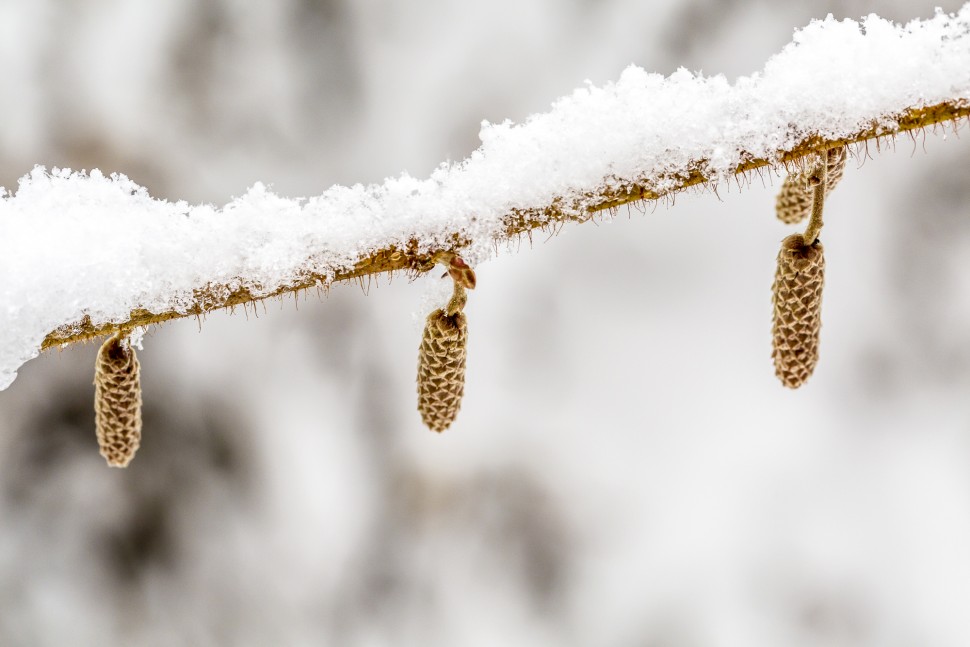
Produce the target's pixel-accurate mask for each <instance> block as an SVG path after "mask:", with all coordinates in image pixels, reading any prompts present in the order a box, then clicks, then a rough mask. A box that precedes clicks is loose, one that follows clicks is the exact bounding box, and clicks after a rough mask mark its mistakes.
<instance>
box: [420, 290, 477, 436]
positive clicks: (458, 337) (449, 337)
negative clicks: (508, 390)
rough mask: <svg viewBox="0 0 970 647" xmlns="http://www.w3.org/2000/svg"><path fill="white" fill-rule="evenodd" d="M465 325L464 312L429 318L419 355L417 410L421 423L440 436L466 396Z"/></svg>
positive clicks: (466, 326) (466, 328) (456, 413)
mask: <svg viewBox="0 0 970 647" xmlns="http://www.w3.org/2000/svg"><path fill="white" fill-rule="evenodd" d="M467 339H468V323H467V320H466V318H465V314H464V313H463V312H460V311H459V312H456V313H455V314H453V315H448V314H447V313H446V312H445V311H444V310H441V309H439V310H435V311H434V312H432V313H431V314H430V315H429V316H428V320H427V323H426V324H425V326H424V336H423V337H422V339H421V349H420V351H419V352H418V411H419V412H420V413H421V419H422V420H424V424H426V425H427V426H428V428H429V429H431V430H432V431H436V432H438V433H441V432H442V431H444V430H445V429H447V428H448V427H449V426H450V425H451V423H452V422H454V421H455V417H456V416H457V415H458V409H459V408H460V407H461V397H462V395H464V393H465V347H466V343H467Z"/></svg>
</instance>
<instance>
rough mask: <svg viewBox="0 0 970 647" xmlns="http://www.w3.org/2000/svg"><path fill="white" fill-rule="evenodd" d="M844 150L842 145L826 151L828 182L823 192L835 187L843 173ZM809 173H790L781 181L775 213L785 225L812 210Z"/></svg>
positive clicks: (794, 221) (826, 192) (798, 220)
mask: <svg viewBox="0 0 970 647" xmlns="http://www.w3.org/2000/svg"><path fill="white" fill-rule="evenodd" d="M845 160H846V151H845V147H844V146H839V147H838V148H830V149H829V152H828V158H827V161H828V169H827V171H828V182H827V183H826V186H825V194H826V195H828V194H829V192H830V191H831V190H832V189H834V188H835V186H836V185H837V184H838V183H839V180H841V179H842V175H843V174H844V173H845ZM808 177H809V173H805V172H801V173H792V174H790V175H789V176H788V177H786V178H785V181H784V182H782V185H781V191H779V192H778V198H777V199H776V200H775V214H777V216H778V220H781V221H782V222H783V223H785V224H786V225H795V224H798V223H800V222H801V221H802V220H804V219H805V217H806V216H808V214H809V213H811V211H812V201H813V192H812V187H811V185H810V184H809V181H808Z"/></svg>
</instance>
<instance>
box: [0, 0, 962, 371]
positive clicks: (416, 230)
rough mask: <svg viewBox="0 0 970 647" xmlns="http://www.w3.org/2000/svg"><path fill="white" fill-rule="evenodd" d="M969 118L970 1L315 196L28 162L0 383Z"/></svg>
mask: <svg viewBox="0 0 970 647" xmlns="http://www.w3.org/2000/svg"><path fill="white" fill-rule="evenodd" d="M968 116H970V5H968V6H965V7H964V8H963V9H962V10H961V11H960V13H959V14H956V15H945V14H938V15H937V16H935V17H934V18H932V19H930V20H926V21H921V22H920V21H916V22H913V23H910V24H908V25H906V26H898V25H893V24H891V23H889V22H887V21H884V20H882V19H880V18H878V17H875V16H871V17H869V18H867V19H865V20H864V21H862V22H861V23H857V22H854V21H841V22H840V21H835V20H832V19H828V20H825V21H816V22H813V23H812V24H811V25H809V26H808V27H806V28H805V29H803V30H801V31H798V32H796V34H795V37H794V40H793V42H792V43H791V44H789V45H788V46H787V47H786V48H785V49H784V50H783V51H782V52H781V53H779V54H778V55H776V56H774V57H773V58H772V59H771V60H769V61H768V63H767V64H766V66H765V69H764V70H763V71H762V72H761V73H758V74H755V75H752V76H750V77H744V78H741V79H739V80H738V81H737V82H736V83H734V84H733V85H732V84H730V83H729V82H728V81H727V80H726V79H725V78H724V77H721V76H714V77H703V76H697V75H694V74H691V73H689V72H687V71H686V70H680V71H678V72H676V73H674V74H673V75H671V76H669V77H662V76H660V75H656V74H648V73H646V72H644V71H643V70H642V69H640V68H637V67H630V68H627V69H626V70H625V71H624V72H623V74H622V75H621V77H620V79H619V80H618V81H617V82H615V83H610V84H607V85H605V86H604V87H594V86H592V85H587V86H586V87H584V88H581V89H579V90H576V91H575V92H574V93H573V94H571V95H570V96H568V97H565V98H563V99H560V100H558V101H557V102H556V103H555V104H554V105H553V107H552V109H551V110H550V111H549V112H547V113H545V114H542V115H536V116H533V117H531V118H529V119H528V120H527V121H526V122H525V123H523V124H520V125H513V124H511V123H502V124H488V123H485V124H483V126H482V130H481V140H482V145H481V147H480V148H479V149H478V150H476V151H475V152H474V153H472V155H471V156H470V157H469V158H467V159H466V160H464V161H462V162H460V163H457V164H445V165H442V166H440V167H439V168H438V169H437V170H435V171H434V172H433V173H432V174H431V176H430V177H429V178H427V179H424V180H418V179H415V178H412V177H410V176H408V175H402V176H400V177H397V178H391V179H388V180H386V181H385V182H384V183H383V184H381V185H372V186H362V185H356V186H353V187H343V186H335V187H332V188H330V189H328V190H327V191H325V192H324V193H323V194H322V195H320V196H317V197H313V198H309V199H302V198H300V199H287V198H282V197H279V196H277V195H275V194H274V193H272V192H271V191H269V190H268V189H267V188H266V187H264V186H263V185H256V186H255V187H253V188H252V189H250V190H249V192H248V193H246V194H245V195H244V196H242V197H240V198H237V199H235V200H233V201H232V202H230V203H229V204H228V205H226V206H225V207H223V208H221V209H219V208H214V207H212V206H209V205H200V206H191V205H188V204H186V203H184V202H176V203H171V202H166V201H162V200H157V199H153V198H151V197H150V196H149V195H148V192H147V191H146V190H145V189H144V188H142V187H140V186H138V185H136V184H135V183H133V182H132V181H130V180H129V179H128V178H126V177H124V176H112V177H105V176H104V175H102V174H100V173H98V172H97V171H92V172H91V173H90V174H83V173H72V172H69V171H62V170H54V171H52V172H50V173H48V172H46V171H45V170H44V169H35V171H34V172H32V173H31V174H30V175H28V176H26V177H25V178H23V179H22V180H21V182H20V186H19V188H18V190H17V192H16V193H7V192H5V191H4V192H3V193H2V194H0V294H2V297H3V298H2V307H0V388H5V387H6V386H8V385H9V384H10V382H12V381H13V379H14V377H15V375H16V371H17V369H18V368H19V366H20V365H22V364H23V363H24V362H25V361H27V360H29V359H30V358H32V357H34V356H36V355H37V354H38V352H39V351H40V350H41V349H42V348H49V347H52V346H57V345H61V344H67V343H71V342H76V341H81V340H85V339H90V338H92V337H97V336H101V335H105V334H108V333H110V332H113V331H116V330H119V329H125V328H132V327H136V326H144V325H149V324H153V323H159V322H163V321H166V320H169V319H175V318H180V317H188V316H196V315H201V314H204V313H206V312H209V311H211V310H214V309H218V308H224V307H232V306H236V305H243V304H247V303H250V302H253V301H256V300H259V299H265V298H269V297H273V296H279V295H283V294H286V293H289V292H296V291H299V290H304V289H310V288H315V287H327V286H329V285H331V284H332V283H334V282H338V281H348V280H355V279H360V278H363V277H367V276H370V275H373V274H380V273H384V272H391V271H396V270H403V271H407V272H411V273H420V272H422V271H427V270H428V269H430V268H431V267H432V261H431V259H432V257H433V255H434V253H435V252H437V251H442V250H451V251H456V252H459V253H461V255H462V256H463V257H464V258H465V259H466V260H467V261H469V262H470V263H472V264H476V263H480V262H482V261H484V260H486V259H488V258H489V257H491V256H492V255H493V254H494V250H495V249H496V248H497V247H498V246H499V244H500V243H502V242H503V241H508V240H512V239H515V238H516V237H518V236H520V235H523V234H528V233H529V232H531V231H532V230H534V229H541V228H550V227H551V228H555V227H558V226H559V225H560V223H563V222H567V221H580V222H581V221H585V220H588V219H589V218H590V217H591V216H592V215H593V214H594V213H596V212H598V211H602V210H607V209H612V208H615V207H618V206H621V205H623V204H627V203H630V202H633V201H637V200H651V199H657V198H660V197H663V196H666V195H669V194H671V193H672V192H675V191H678V190H682V189H684V188H687V187H690V186H696V185H700V184H704V183H717V182H723V181H726V180H729V179H731V178H733V177H735V176H736V175H738V174H744V173H747V172H749V171H754V170H757V169H760V168H764V167H771V168H775V169H777V168H780V167H782V166H784V165H786V164H788V163H791V162H794V161H797V160H799V159H801V158H804V157H805V156H808V155H811V154H813V153H815V152H817V151H821V150H825V149H827V148H830V147H834V146H841V145H846V144H849V143H853V142H863V141H869V140H873V139H875V140H876V141H879V139H880V138H884V137H893V136H895V135H898V134H900V133H904V132H912V131H914V130H919V129H921V128H926V127H927V126H931V125H934V124H939V123H953V127H954V128H956V122H957V120H959V119H961V118H966V117H968ZM766 215H767V214H766Z"/></svg>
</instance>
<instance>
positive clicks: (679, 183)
mask: <svg viewBox="0 0 970 647" xmlns="http://www.w3.org/2000/svg"><path fill="white" fill-rule="evenodd" d="M966 117H970V102H968V101H966V100H963V101H945V102H943V103H939V104H936V105H932V106H923V107H915V108H910V109H908V110H905V111H903V112H902V113H901V115H899V116H897V117H896V118H895V125H894V126H892V127H887V126H885V125H882V124H873V125H872V126H870V127H869V128H866V129H864V130H860V131H859V132H858V133H855V134H853V135H851V136H848V137H845V138H842V139H835V140H826V139H822V138H821V137H818V136H812V137H808V138H806V139H804V140H803V141H801V142H799V143H798V144H797V145H796V146H794V147H793V148H792V149H791V150H783V151H778V152H777V154H776V156H775V157H774V158H773V159H764V158H756V157H754V156H750V155H749V156H743V155H742V158H743V159H745V160H746V161H744V162H742V163H741V164H739V165H738V167H737V168H736V169H735V171H734V172H735V175H744V174H746V173H748V172H750V171H754V170H758V169H761V168H764V167H778V166H783V165H786V164H789V163H791V162H793V161H796V160H798V159H800V158H803V157H805V156H807V155H815V154H819V153H824V151H826V150H828V149H829V148H833V147H836V146H845V145H848V144H854V143H857V142H868V141H869V140H871V139H875V140H876V141H877V143H878V141H879V139H880V138H883V137H893V136H895V135H898V134H900V133H905V132H911V131H914V130H919V129H923V128H926V127H927V126H933V125H935V124H939V123H947V122H955V121H956V120H958V119H962V118H966ZM706 166H707V164H706V162H705V160H696V161H695V163H693V164H691V165H690V168H687V169H683V173H682V174H678V175H676V176H675V177H674V180H675V183H674V184H673V186H672V187H671V188H669V189H666V190H663V191H657V190H655V189H653V188H651V187H656V186H659V185H660V180H662V179H665V178H658V177H641V178H619V180H620V182H615V181H614V182H613V183H612V184H613V186H614V187H615V186H617V185H619V186H621V187H622V188H620V189H616V188H604V189H603V190H602V191H599V192H595V193H591V194H587V195H584V196H582V198H581V199H578V200H572V201H568V202H567V200H566V199H559V200H555V201H553V203H552V204H549V205H547V206H545V207H542V208H535V209H516V210H513V211H511V212H510V213H509V214H507V215H506V217H505V232H504V240H507V241H510V240H516V239H518V238H519V237H520V236H521V235H523V234H524V235H527V236H530V237H531V233H532V231H534V230H537V229H552V230H555V229H557V228H559V227H561V225H562V224H563V223H564V222H569V221H573V222H586V221H589V220H591V219H592V218H593V216H594V215H595V214H596V213H597V212H600V211H610V212H615V210H616V208H617V207H620V206H622V205H625V204H630V203H634V202H639V201H642V200H657V199H659V198H662V197H666V196H672V194H674V193H675V192H677V191H682V190H684V189H687V188H689V187H693V186H699V185H703V184H708V183H711V178H710V177H709V176H707V175H706V174H705V173H704V170H703V169H705V168H706ZM711 186H713V183H712V184H711ZM452 240H453V245H452V248H451V249H450V250H441V251H452V252H457V251H460V250H461V249H462V248H463V247H465V246H466V245H467V244H468V242H469V241H467V240H464V239H462V237H461V236H460V235H459V234H458V233H455V234H454V235H453V236H452ZM498 242H500V241H496V244H497V243H498ZM417 248H418V247H417V242H416V241H411V244H410V245H408V246H406V248H404V249H399V248H393V247H392V248H388V249H382V250H379V251H377V252H374V253H373V254H371V255H369V256H367V257H364V258H361V259H360V260H359V261H358V262H357V263H356V264H355V265H354V267H353V268H352V269H349V270H346V271H342V272H337V273H336V275H331V276H324V275H318V274H313V273H307V274H306V275H305V276H304V277H302V278H301V279H300V280H298V281H297V282H295V283H293V284H290V285H283V286H279V287H278V288H276V289H275V290H272V291H270V292H268V293H265V294H260V295H258V296H257V295H253V294H252V293H251V292H250V291H249V290H248V289H247V288H240V289H236V290H227V289H226V286H224V285H209V286H206V287H203V288H201V289H199V290H196V292H195V295H194V296H195V303H194V304H193V305H192V306H191V307H190V308H188V309H187V310H185V311H175V310H169V311H165V312H149V311H147V310H141V309H136V310H132V312H131V314H130V316H129V318H128V319H127V320H126V321H119V322H113V323H108V324H102V325H99V326H94V325H92V324H91V321H90V320H89V319H87V318H85V319H82V320H81V321H78V322H75V323H73V324H70V325H66V326H62V327H60V328H58V329H57V330H54V331H52V332H51V333H50V334H48V335H47V337H46V338H45V339H44V342H43V344H42V345H41V348H42V349H48V348H52V347H56V346H61V345H64V344H71V343H75V342H81V341H87V340H91V339H94V338H97V337H102V336H104V335H109V334H113V333H116V332H118V331H123V330H128V329H131V328H135V327H139V326H148V325H152V324H159V323H162V322H165V321H169V320H171V319H181V318H185V317H199V316H202V315H204V314H206V313H208V312H212V311H214V310H219V309H222V308H233V307H234V306H238V305H242V306H246V305H247V304H249V303H254V302H257V301H261V300H265V299H270V298H273V297H278V296H282V295H286V294H289V293H298V292H299V291H301V290H307V289H310V288H314V287H321V286H322V287H329V286H330V285H332V284H333V283H340V282H345V281H354V280H360V279H362V278H363V277H365V276H367V277H370V276H372V275H375V274H383V273H392V272H395V271H404V272H407V273H409V274H411V275H418V274H421V273H424V272H427V271H429V270H430V269H432V268H433V267H434V264H435V260H434V257H435V255H434V254H419V253H418V252H417ZM226 292H228V294H229V296H227V297H222V296H221V295H223V294H225V293H226Z"/></svg>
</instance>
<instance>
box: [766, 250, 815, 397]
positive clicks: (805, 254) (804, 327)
mask: <svg viewBox="0 0 970 647" xmlns="http://www.w3.org/2000/svg"><path fill="white" fill-rule="evenodd" d="M824 280H825V256H824V255H823V250H822V244H821V243H820V242H819V241H817V240H816V241H815V242H814V243H813V244H811V245H807V244H805V238H804V236H803V235H802V234H794V235H792V236H789V237H788V238H786V239H785V240H784V241H782V244H781V251H780V252H779V253H778V268H777V271H776V273H775V282H774V285H773V286H772V303H773V304H774V323H773V325H772V331H771V332H772V346H773V350H772V358H773V359H774V363H775V375H777V376H778V379H779V380H781V383H782V384H783V385H785V386H787V387H788V388H791V389H797V388H798V387H800V386H801V385H802V384H804V383H805V381H806V380H808V378H809V377H811V375H812V372H813V371H814V370H815V366H816V364H817V363H818V342H819V331H820V330H821V327H822V318H821V313H822V286H823V284H824Z"/></svg>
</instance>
